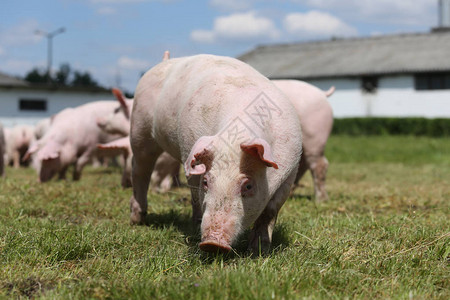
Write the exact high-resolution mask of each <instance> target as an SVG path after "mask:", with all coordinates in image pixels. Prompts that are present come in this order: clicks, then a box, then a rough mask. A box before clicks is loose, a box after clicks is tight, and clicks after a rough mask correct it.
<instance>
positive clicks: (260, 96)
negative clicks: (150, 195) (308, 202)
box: [130, 55, 302, 252]
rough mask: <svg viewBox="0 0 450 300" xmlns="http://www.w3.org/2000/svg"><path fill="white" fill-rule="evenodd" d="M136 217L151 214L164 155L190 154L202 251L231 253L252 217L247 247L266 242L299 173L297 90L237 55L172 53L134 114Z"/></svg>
mask: <svg viewBox="0 0 450 300" xmlns="http://www.w3.org/2000/svg"><path fill="white" fill-rule="evenodd" d="M130 141H131V147H132V149H133V154H134V158H133V169H132V180H133V196H132V197H131V200H130V206H131V222H132V223H138V224H142V223H144V222H145V219H146V214H147V190H148V186H149V181H150V176H151V174H152V171H153V168H154V165H155V162H156V158H157V157H158V156H159V154H161V153H162V152H163V151H167V152H168V153H169V154H171V155H172V156H173V157H175V158H176V159H177V160H179V161H182V162H184V167H185V173H186V175H187V177H188V183H189V185H190V186H191V195H192V205H193V217H194V220H197V219H198V220H201V243H200V244H199V246H200V249H201V250H203V251H209V252H216V251H223V252H229V251H231V249H232V245H233V242H234V241H235V240H236V238H237V236H238V235H239V234H240V233H241V232H242V231H243V230H244V229H246V228H249V227H250V226H251V225H252V224H253V228H252V232H251V236H250V241H249V246H250V247H251V248H252V249H253V250H254V251H258V250H263V251H264V250H266V249H267V248H268V247H269V246H270V243H271V239H272V231H273V228H274V225H275V222H276V219H277V215H278V211H279V209H280V208H281V206H282V205H283V204H284V202H285V200H286V198H287V197H288V195H289V191H290V187H291V185H292V183H293V182H294V180H295V176H296V174H297V169H298V164H299V161H300V156H301V151H302V139H301V127H300V122H299V119H298V115H297V113H296V111H295V108H294V107H293V106H292V104H291V102H290V101H289V99H288V98H287V97H286V96H285V95H284V94H283V93H282V92H281V91H280V90H279V89H278V88H276V87H275V86H274V85H273V83H271V82H270V81H269V80H268V79H267V78H266V77H264V76H263V75H261V74H260V73H258V72H257V71H256V70H255V69H253V68H252V67H250V66H249V65H247V64H245V63H243V62H241V61H239V60H236V59H234V58H230V57H221V56H213V55H197V56H192V57H184V58H177V59H165V60H164V61H163V62H162V63H160V64H158V65H156V66H155V67H153V68H152V69H151V70H149V71H148V72H147V73H146V74H145V75H144V76H143V77H142V78H141V80H140V81H139V84H138V86H137V88H136V93H135V100H134V105H133V112H132V117H131V136H130Z"/></svg>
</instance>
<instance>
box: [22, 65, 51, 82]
mask: <svg viewBox="0 0 450 300" xmlns="http://www.w3.org/2000/svg"><path fill="white" fill-rule="evenodd" d="M25 80H26V81H28V82H31V83H47V82H48V74H47V72H43V71H40V70H39V69H38V68H34V69H32V70H31V71H30V72H28V73H27V74H26V75H25Z"/></svg>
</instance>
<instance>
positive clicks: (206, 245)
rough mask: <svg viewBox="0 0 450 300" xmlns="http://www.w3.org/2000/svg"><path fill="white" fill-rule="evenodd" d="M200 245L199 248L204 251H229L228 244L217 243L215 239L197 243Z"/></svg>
mask: <svg viewBox="0 0 450 300" xmlns="http://www.w3.org/2000/svg"><path fill="white" fill-rule="evenodd" d="M198 246H199V247H200V250H202V251H205V252H213V253H216V252H221V253H228V252H230V251H231V247H230V246H228V245H223V244H219V243H218V242H215V241H205V242H201V243H200V244H198Z"/></svg>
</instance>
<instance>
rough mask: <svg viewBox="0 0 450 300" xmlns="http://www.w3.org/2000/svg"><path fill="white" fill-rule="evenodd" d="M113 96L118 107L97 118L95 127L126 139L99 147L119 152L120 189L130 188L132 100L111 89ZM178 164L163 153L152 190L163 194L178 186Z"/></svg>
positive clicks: (151, 185) (154, 174)
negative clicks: (121, 164) (120, 157)
mask: <svg viewBox="0 0 450 300" xmlns="http://www.w3.org/2000/svg"><path fill="white" fill-rule="evenodd" d="M112 91H113V94H114V96H115V97H116V99H117V100H118V101H119V103H120V106H119V107H116V108H115V109H114V111H113V112H111V113H110V114H109V115H107V116H104V117H101V118H98V119H97V125H98V126H99V127H100V128H102V129H103V130H105V131H106V132H109V133H117V134H120V135H123V136H126V138H123V139H120V141H114V142H111V143H108V144H101V145H99V149H103V150H108V149H109V150H111V151H114V150H117V149H120V150H121V155H123V158H124V168H123V173H122V180H121V184H122V187H124V188H127V187H131V159H132V155H133V153H132V151H131V146H130V142H129V133H130V113H131V108H132V105H133V99H127V98H125V97H124V95H123V93H122V92H121V91H120V90H119V89H115V88H114V89H113V90H112ZM179 172H180V163H179V162H178V161H177V160H175V159H174V158H173V157H172V156H170V154H169V153H167V152H163V153H162V154H161V155H160V156H159V157H158V160H157V161H156V165H155V169H154V171H153V173H152V177H151V180H150V187H151V189H152V190H154V191H156V192H160V193H165V192H168V191H169V190H170V188H172V187H175V186H178V185H179Z"/></svg>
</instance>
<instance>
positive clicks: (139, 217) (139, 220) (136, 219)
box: [130, 213, 147, 225]
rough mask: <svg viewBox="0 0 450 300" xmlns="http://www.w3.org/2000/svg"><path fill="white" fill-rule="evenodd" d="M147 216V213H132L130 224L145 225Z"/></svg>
mask: <svg viewBox="0 0 450 300" xmlns="http://www.w3.org/2000/svg"><path fill="white" fill-rule="evenodd" d="M146 216H147V213H131V216H130V224H131V225H144V224H145V217H146Z"/></svg>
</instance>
